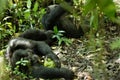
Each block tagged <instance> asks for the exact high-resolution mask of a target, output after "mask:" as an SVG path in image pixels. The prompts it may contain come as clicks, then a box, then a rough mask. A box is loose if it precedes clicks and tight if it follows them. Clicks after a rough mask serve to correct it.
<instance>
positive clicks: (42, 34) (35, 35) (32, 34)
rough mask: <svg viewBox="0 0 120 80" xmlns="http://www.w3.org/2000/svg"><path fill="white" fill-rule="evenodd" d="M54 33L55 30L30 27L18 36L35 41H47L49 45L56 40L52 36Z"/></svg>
mask: <svg viewBox="0 0 120 80" xmlns="http://www.w3.org/2000/svg"><path fill="white" fill-rule="evenodd" d="M53 34H54V32H53V31H52V30H48V31H44V30H40V29H28V30H26V31H25V32H23V33H22V34H20V35H19V36H18V37H22V38H25V39H31V40H35V41H45V42H46V43H47V44H48V45H51V44H52V43H53V42H54V41H55V39H53V38H52V36H53Z"/></svg>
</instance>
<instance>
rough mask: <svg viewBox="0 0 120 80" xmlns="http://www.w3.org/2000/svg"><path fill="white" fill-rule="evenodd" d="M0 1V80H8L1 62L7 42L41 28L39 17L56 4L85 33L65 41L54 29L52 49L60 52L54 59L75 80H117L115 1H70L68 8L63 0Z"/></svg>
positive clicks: (119, 26)
mask: <svg viewBox="0 0 120 80" xmlns="http://www.w3.org/2000/svg"><path fill="white" fill-rule="evenodd" d="M0 2H1V3H0V6H1V7H0V13H1V14H0V43H1V45H0V65H1V66H0V80H10V79H9V78H11V75H10V74H8V72H11V71H10V69H9V66H7V65H6V62H5V61H4V59H3V56H4V51H5V49H6V46H7V44H8V41H9V40H10V39H11V38H13V37H17V36H18V35H19V34H20V33H22V32H24V31H25V30H27V29H29V28H38V29H43V25H42V23H41V18H42V16H43V14H44V13H46V10H45V9H46V7H47V6H48V5H50V4H56V3H57V4H61V5H62V6H63V7H64V8H66V9H67V11H68V13H69V14H68V17H70V18H72V20H73V23H75V24H76V25H77V27H79V26H81V27H82V29H83V31H84V33H85V34H84V36H82V37H81V38H78V39H73V38H70V39H68V38H65V37H64V36H63V35H62V33H61V31H59V30H57V28H54V32H55V35H54V37H57V38H58V45H56V44H55V47H53V48H54V49H55V52H56V53H60V54H59V55H58V56H59V57H60V59H61V62H62V64H63V66H65V67H67V68H70V69H72V70H73V71H74V72H75V74H76V76H77V77H76V78H75V80H92V79H95V80H120V49H119V48H120V32H119V31H120V20H119V16H120V13H119V5H117V4H120V2H119V1H116V2H113V0H73V3H72V5H68V4H67V3H66V2H64V0H8V1H7V0H0ZM116 3H117V4H116ZM62 41H64V42H65V45H64V44H63V45H62ZM66 44H67V45H66ZM56 50H57V51H56ZM68 66H69V67H68ZM7 74H8V75H7ZM85 78H88V79H85ZM16 80H18V79H16Z"/></svg>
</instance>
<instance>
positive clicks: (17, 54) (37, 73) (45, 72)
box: [7, 38, 74, 80]
mask: <svg viewBox="0 0 120 80" xmlns="http://www.w3.org/2000/svg"><path fill="white" fill-rule="evenodd" d="M19 40H20V41H23V42H24V40H22V39H21V38H16V39H13V40H11V41H10V43H9V46H8V48H7V54H8V57H9V59H10V60H9V61H10V64H11V66H12V70H14V68H15V67H16V62H17V61H19V60H20V59H21V58H24V59H25V60H28V61H29V62H30V65H29V66H22V65H19V66H20V67H19V70H20V71H21V72H23V73H25V74H27V75H29V76H32V77H33V78H37V79H38V78H44V79H54V78H64V79H65V80H73V77H74V73H73V72H72V71H71V70H68V69H66V68H47V67H44V66H43V65H42V64H41V63H40V62H39V56H38V55H40V56H41V55H45V56H48V57H50V56H52V57H50V58H52V59H53V60H54V61H55V62H56V60H58V57H56V55H54V54H53V53H51V51H50V53H49V52H48V53H46V51H45V53H44V52H43V53H41V52H40V53H41V54H38V53H39V52H36V51H34V46H33V47H29V46H31V45H30V44H33V43H38V44H41V43H42V44H44V42H37V41H35V42H34V41H33V42H32V41H30V42H32V43H29V41H27V40H26V39H25V41H27V42H26V43H25V42H24V46H25V47H24V48H21V47H20V46H21V45H22V46H23V44H21V45H20V43H19ZM28 44H29V45H28ZM35 45H36V46H37V44H35ZM38 46H39V49H41V47H40V45H38ZM18 47H20V48H18ZM37 48H38V47H36V50H37ZM12 49H15V50H12ZM32 49H33V50H32ZM37 51H39V50H37ZM41 51H44V50H42V49H41ZM47 51H49V49H48V50H47ZM35 53H36V54H35ZM10 55H11V56H10ZM57 64H58V63H57ZM59 64H60V63H59Z"/></svg>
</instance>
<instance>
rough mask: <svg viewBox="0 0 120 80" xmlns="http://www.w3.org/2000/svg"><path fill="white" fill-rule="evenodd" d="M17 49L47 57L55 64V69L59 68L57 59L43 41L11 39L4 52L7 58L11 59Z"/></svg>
mask: <svg viewBox="0 0 120 80" xmlns="http://www.w3.org/2000/svg"><path fill="white" fill-rule="evenodd" d="M18 49H23V50H26V49H30V50H32V51H33V53H35V54H37V55H38V56H47V57H48V58H51V59H52V60H53V61H54V62H55V64H56V66H57V67H60V61H59V58H58V57H57V55H55V54H54V53H53V52H52V50H51V48H50V47H49V45H47V44H46V43H45V42H44V41H35V40H30V39H25V38H21V37H18V38H15V39H12V40H10V42H9V44H8V47H7V51H6V53H7V56H8V58H11V57H12V55H13V53H14V51H16V50H18Z"/></svg>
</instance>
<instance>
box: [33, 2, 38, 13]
mask: <svg viewBox="0 0 120 80" xmlns="http://www.w3.org/2000/svg"><path fill="white" fill-rule="evenodd" d="M38 7H39V4H38V2H37V1H36V2H35V4H34V8H33V11H34V12H36V11H37V10H38Z"/></svg>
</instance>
